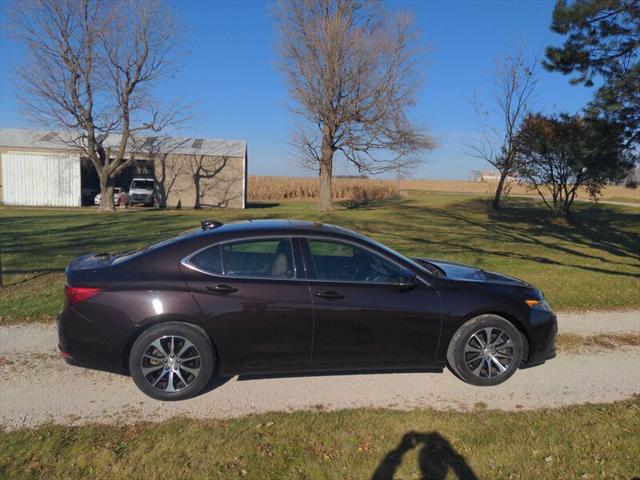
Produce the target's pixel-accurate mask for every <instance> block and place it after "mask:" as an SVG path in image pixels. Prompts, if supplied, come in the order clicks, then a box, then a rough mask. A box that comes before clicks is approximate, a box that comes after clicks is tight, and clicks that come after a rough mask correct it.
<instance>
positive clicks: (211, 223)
mask: <svg viewBox="0 0 640 480" xmlns="http://www.w3.org/2000/svg"><path fill="white" fill-rule="evenodd" d="M200 225H201V226H202V230H204V231H205V232H206V231H207V230H212V229H214V228H218V227H220V226H221V225H222V222H216V221H215V220H202V221H201V222H200Z"/></svg>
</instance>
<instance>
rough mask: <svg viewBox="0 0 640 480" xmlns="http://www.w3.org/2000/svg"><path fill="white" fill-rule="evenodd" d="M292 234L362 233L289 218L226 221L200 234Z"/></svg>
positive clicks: (352, 234)
mask: <svg viewBox="0 0 640 480" xmlns="http://www.w3.org/2000/svg"><path fill="white" fill-rule="evenodd" d="M263 233H264V234H291V235H308V234H312V233H337V234H342V235H346V236H350V237H357V238H360V237H361V235H360V234H358V233H356V232H354V231H352V230H349V229H347V228H343V227H339V226H337V225H331V224H328V223H318V222H311V221H307V220H287V219H260V220H240V221H235V222H229V223H224V224H222V225H220V226H217V227H213V228H208V229H206V230H202V231H201V232H200V233H199V235H198V236H200V235H202V236H204V235H207V236H208V235H216V236H217V235H221V234H224V235H230V236H233V235H235V234H238V235H241V236H245V235H252V234H263Z"/></svg>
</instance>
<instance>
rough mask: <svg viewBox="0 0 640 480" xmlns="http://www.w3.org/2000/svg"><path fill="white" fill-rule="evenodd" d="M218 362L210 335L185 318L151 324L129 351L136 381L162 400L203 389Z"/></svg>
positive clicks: (177, 397) (149, 393)
mask: <svg viewBox="0 0 640 480" xmlns="http://www.w3.org/2000/svg"><path fill="white" fill-rule="evenodd" d="M214 366H215V355H214V349H213V345H212V344H211V341H210V340H209V338H208V336H207V335H206V334H205V333H204V332H203V331H202V330H200V329H199V328H197V327H194V326H192V325H189V324H186V323H181V322H167V323H161V324H159V325H155V326H153V327H151V328H149V329H148V330H146V331H145V332H143V333H142V334H141V335H140V336H139V337H138V338H137V339H136V341H135V343H134V344H133V346H132V348H131V353H130V355H129V371H130V373H131V377H132V378H133V381H134V382H135V383H136V385H137V386H138V388H139V389H140V390H142V391H143V392H144V393H146V394H147V395H149V396H150V397H153V398H155V399H158V400H183V399H185V398H189V397H193V396H194V395H197V394H198V393H200V392H202V390H203V389H204V388H205V387H206V385H207V384H208V383H209V380H211V377H212V375H213V371H214Z"/></svg>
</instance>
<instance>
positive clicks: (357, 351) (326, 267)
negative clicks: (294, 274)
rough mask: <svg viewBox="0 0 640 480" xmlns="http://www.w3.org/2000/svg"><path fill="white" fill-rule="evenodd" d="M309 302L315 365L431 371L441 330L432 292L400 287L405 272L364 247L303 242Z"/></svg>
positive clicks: (419, 285) (322, 240) (312, 240)
mask: <svg viewBox="0 0 640 480" xmlns="http://www.w3.org/2000/svg"><path fill="white" fill-rule="evenodd" d="M302 249H303V252H304V259H305V265H306V266H307V267H308V275H309V277H310V278H309V286H310V293H311V299H312V303H313V310H314V317H315V328H314V342H313V347H312V364H313V365H316V366H319V367H321V366H341V367H345V368H348V367H350V366H351V367H361V366H365V367H366V366H370V367H372V368H376V367H394V366H406V367H410V366H415V367H421V366H428V365H429V364H430V363H431V362H432V361H433V358H434V355H435V353H436V348H437V346H438V340H439V335H440V327H441V307H440V298H439V295H438V292H437V290H435V289H434V288H432V287H431V286H430V285H428V284H427V283H426V282H425V281H422V280H419V279H418V280H416V282H415V283H413V284H412V285H410V286H409V285H402V286H401V285H400V282H399V279H400V278H403V277H406V274H407V271H406V269H405V268H404V267H403V266H402V265H400V264H399V263H396V262H395V261H393V260H391V259H390V258H389V257H385V256H383V255H382V254H380V253H377V252H374V251H373V250H372V249H369V248H367V247H365V246H362V245H358V244H356V243H352V242H348V241H344V240H337V239H327V238H307V239H305V240H303V242H302Z"/></svg>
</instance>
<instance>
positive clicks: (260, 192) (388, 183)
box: [248, 176, 398, 201]
mask: <svg viewBox="0 0 640 480" xmlns="http://www.w3.org/2000/svg"><path fill="white" fill-rule="evenodd" d="M248 184H249V185H248V197H249V201H257V200H313V199H316V198H318V179H317V178H312V177H267V176H264V177H263V176H250V177H249V181H248ZM397 194H398V183H397V182H396V181H393V180H370V179H364V178H334V179H333V199H334V200H354V201H368V200H381V199H383V198H390V197H394V196H396V195H397Z"/></svg>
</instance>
